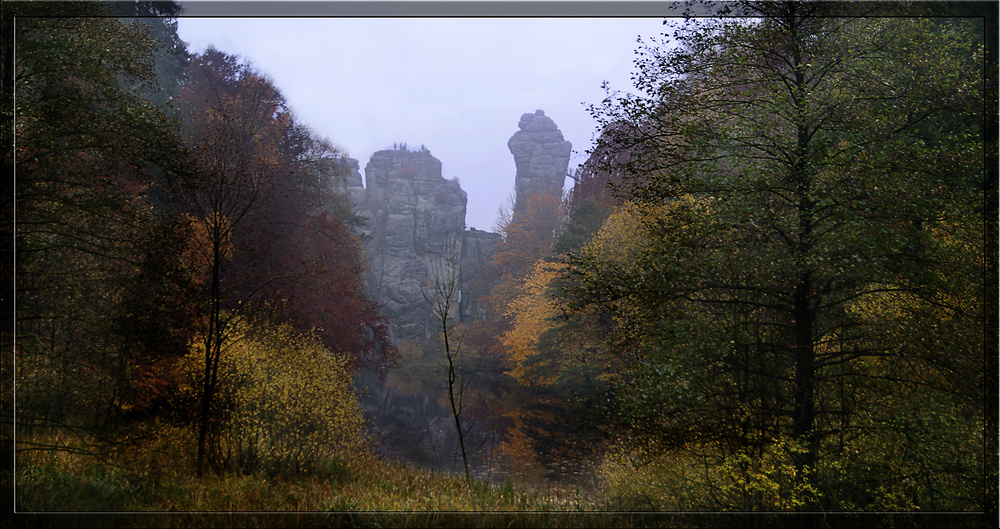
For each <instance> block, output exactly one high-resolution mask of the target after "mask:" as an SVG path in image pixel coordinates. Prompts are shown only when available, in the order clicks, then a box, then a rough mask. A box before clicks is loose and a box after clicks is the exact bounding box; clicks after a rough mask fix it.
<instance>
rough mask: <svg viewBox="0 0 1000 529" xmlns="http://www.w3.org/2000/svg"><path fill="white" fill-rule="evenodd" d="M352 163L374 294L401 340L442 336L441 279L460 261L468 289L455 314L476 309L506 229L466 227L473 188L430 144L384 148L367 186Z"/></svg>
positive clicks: (354, 201) (349, 184)
mask: <svg viewBox="0 0 1000 529" xmlns="http://www.w3.org/2000/svg"><path fill="white" fill-rule="evenodd" d="M347 165H348V167H347V168H345V169H347V170H345V171H342V172H345V173H349V174H348V175H347V176H346V177H345V190H346V191H347V193H348V194H349V196H350V199H351V205H352V208H353V210H354V212H355V214H357V215H360V216H362V217H364V218H365V221H366V222H365V225H364V228H363V235H364V236H365V245H366V247H367V249H368V254H369V264H370V270H369V273H368V275H367V277H366V282H367V285H368V289H369V294H370V296H371V298H372V299H373V300H374V301H375V302H376V303H378V304H379V305H381V307H382V313H383V314H384V315H385V316H387V317H388V318H389V320H390V325H389V330H390V334H391V338H392V339H393V341H394V342H396V343H399V342H401V341H404V340H413V341H423V340H427V339H429V338H434V337H436V336H437V332H438V330H437V327H436V326H435V325H434V324H433V322H432V319H431V312H430V307H429V303H428V301H429V300H433V297H434V278H435V277H436V276H437V277H441V276H442V274H443V273H444V272H446V271H447V270H448V269H449V268H450V267H452V266H457V267H458V278H459V292H460V295H459V300H458V305H457V306H456V313H455V314H454V316H455V317H456V318H457V317H466V316H470V315H472V314H474V313H475V312H476V310H477V308H476V306H475V303H474V302H473V301H474V300H475V299H478V298H479V297H480V296H481V295H482V294H484V292H483V286H482V283H483V281H481V280H479V278H481V277H482V275H483V273H482V272H483V271H484V270H485V268H486V266H487V264H488V263H489V260H490V256H491V255H492V249H493V245H494V244H495V243H496V242H497V241H498V240H499V235H497V234H494V233H489V232H484V231H479V230H475V229H471V230H466V229H465V213H466V204H467V202H468V199H467V196H466V193H465V191H463V190H462V188H461V186H459V184H458V182H457V181H455V180H447V179H445V178H443V177H442V176H441V162H440V160H438V159H437V158H435V157H433V156H431V153H430V151H429V150H427V149H426V148H421V149H420V150H419V151H410V150H407V149H406V148H405V147H399V148H394V149H387V150H382V151H378V152H376V153H374V154H373V155H372V157H371V160H370V161H369V162H368V165H367V166H366V167H365V176H366V183H367V187H361V185H360V183H361V181H360V176H361V175H360V172H358V171H357V168H358V163H357V161H355V160H349V161H348V162H347ZM351 168H353V172H352V171H351V170H350V169H351Z"/></svg>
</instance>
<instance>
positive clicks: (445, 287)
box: [424, 241, 475, 483]
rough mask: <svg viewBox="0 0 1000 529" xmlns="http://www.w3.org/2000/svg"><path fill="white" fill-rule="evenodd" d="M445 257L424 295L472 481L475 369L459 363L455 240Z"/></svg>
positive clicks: (467, 470)
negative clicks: (467, 417) (468, 404)
mask: <svg viewBox="0 0 1000 529" xmlns="http://www.w3.org/2000/svg"><path fill="white" fill-rule="evenodd" d="M445 259H446V260H445V262H444V263H442V264H441V265H440V266H439V267H438V270H436V271H435V273H434V287H433V289H434V290H433V297H431V296H427V295H426V294H425V298H424V299H425V300H426V301H427V304H428V305H429V307H430V312H431V317H432V318H433V319H434V322H435V324H436V325H437V326H438V330H439V331H440V336H441V341H442V344H443V346H444V361H445V364H444V367H445V376H446V377H447V380H448V404H449V406H450V407H451V416H452V418H454V420H455V432H456V433H457V434H458V447H459V450H460V451H461V453H462V466H463V468H464V469H465V480H466V481H468V482H470V483H471V479H472V478H471V477H470V475H469V458H468V455H467V453H466V449H465V440H466V433H467V428H465V427H463V426H462V411H464V409H465V396H466V395H467V394H468V393H469V385H470V384H472V380H473V379H474V378H475V373H473V374H472V375H471V376H469V377H467V378H466V377H465V376H464V375H463V373H462V368H461V366H460V363H459V362H460V359H461V358H462V355H461V353H462V341H463V336H462V332H461V331H460V330H459V329H458V328H457V325H458V323H457V321H458V320H459V319H460V314H459V305H458V302H459V299H460V297H461V290H460V286H461V282H460V279H459V271H460V269H459V256H458V252H457V251H456V250H455V249H454V241H452V242H451V243H450V244H449V245H448V249H447V254H446V257H445Z"/></svg>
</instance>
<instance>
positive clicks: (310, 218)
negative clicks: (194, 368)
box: [5, 3, 392, 475]
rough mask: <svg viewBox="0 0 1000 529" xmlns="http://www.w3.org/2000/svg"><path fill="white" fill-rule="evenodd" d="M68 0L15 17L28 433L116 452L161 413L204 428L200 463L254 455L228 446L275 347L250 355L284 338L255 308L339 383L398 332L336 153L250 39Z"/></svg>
mask: <svg viewBox="0 0 1000 529" xmlns="http://www.w3.org/2000/svg"><path fill="white" fill-rule="evenodd" d="M61 7H63V6H53V7H49V6H45V5H44V4H26V5H25V6H23V8H20V7H19V9H21V12H18V15H19V16H18V19H17V26H16V31H17V33H16V41H17V62H16V65H15V66H16V68H15V69H14V76H13V81H14V84H13V86H12V87H11V88H12V89H13V90H14V91H15V95H16V99H17V102H18V107H17V109H16V114H15V117H16V120H15V125H16V127H15V131H16V145H17V150H16V152H15V161H16V171H17V180H16V200H17V218H16V225H14V227H15V230H16V245H17V257H18V259H17V261H16V262H17V269H16V275H17V280H16V296H17V314H16V320H15V321H12V322H11V324H12V325H13V326H14V328H15V331H16V339H17V367H18V371H17V373H18V375H17V381H16V383H17V388H18V394H17V402H16V406H17V408H16V410H17V427H18V428H19V432H21V433H24V434H25V435H22V436H21V437H20V438H19V440H18V442H19V443H20V444H21V445H22V446H24V447H29V448H30V447H32V446H36V443H35V441H34V440H33V439H34V438H33V437H32V435H33V433H38V434H39V435H42V436H43V438H46V439H49V437H44V434H46V433H50V432H52V431H54V430H55V431H64V432H72V433H73V434H74V436H75V438H74V437H67V438H60V439H59V440H58V441H51V442H53V443H54V444H55V446H52V447H51V448H57V449H63V450H70V451H84V452H98V453H104V452H111V451H115V450H118V449H121V448H122V447H123V446H125V445H129V444H135V443H137V442H142V441H143V439H144V437H143V436H142V435H137V434H136V431H135V427H136V424H137V421H140V422H141V421H146V420H149V419H154V418H155V419H156V420H161V419H162V420H166V421H167V422H168V423H170V424H171V425H172V426H178V427H185V426H191V427H192V428H193V429H194V431H195V432H196V438H197V441H196V445H197V461H198V463H197V473H198V475H202V474H203V473H204V472H205V471H206V469H207V468H209V467H211V468H213V469H214V470H215V471H217V472H221V471H223V470H224V469H226V468H229V467H231V466H232V465H237V466H239V467H244V468H252V465H251V466H250V467H247V465H249V464H250V463H248V462H247V461H245V460H242V459H240V458H237V459H236V460H233V459H232V457H231V456H230V455H229V452H230V451H231V449H232V442H233V441H232V440H231V435H232V433H231V430H229V425H230V423H231V421H232V420H234V419H233V416H232V415H231V414H232V413H234V410H236V409H239V408H238V405H239V404H240V402H239V401H240V398H239V397H236V401H234V400H233V398H234V397H233V395H242V394H244V393H246V392H249V391H252V389H251V388H252V387H253V386H259V385H261V384H267V383H268V382H266V381H265V379H260V378H254V376H256V375H254V370H255V369H257V366H258V365H267V364H266V363H264V364H257V363H254V362H251V363H249V364H247V363H242V364H241V363H238V362H237V360H238V359H239V356H240V354H243V355H246V354H249V353H245V352H244V353H240V351H246V350H247V348H250V349H252V350H254V351H256V353H255V354H264V353H263V352H262V351H264V350H266V348H267V347H272V346H273V347H275V349H274V351H273V354H275V355H278V354H282V353H280V348H277V345H276V342H275V341H274V340H270V341H268V340H262V339H260V338H259V337H256V336H257V333H258V328H259V332H262V333H263V332H270V331H265V330H264V329H270V328H272V327H275V326H276V325H277V326H279V328H280V329H281V330H280V331H274V332H280V333H283V335H284V336H288V337H289V338H288V340H293V341H294V340H303V341H304V342H303V343H304V344H306V343H307V345H303V346H302V347H303V350H308V351H310V353H309V354H312V355H319V356H324V355H325V356H327V357H329V360H315V362H329V365H330V366H331V367H329V369H331V370H333V372H330V373H329V374H328V376H330V377H333V378H331V379H329V380H330V384H347V382H345V381H346V380H349V374H350V373H351V372H352V371H354V370H355V369H357V368H359V367H361V366H370V367H373V368H380V367H381V366H384V365H386V364H387V363H388V362H389V360H390V357H391V354H392V349H391V347H390V345H389V344H388V341H387V338H386V334H385V322H384V321H383V320H382V318H381V316H379V314H378V310H377V307H376V306H375V305H374V304H373V303H372V302H371V301H369V300H368V299H367V298H366V297H365V294H364V291H363V284H362V279H361V271H362V270H363V269H364V266H365V264H364V255H363V252H362V248H361V246H360V243H359V241H358V238H357V236H356V234H355V233H354V232H353V231H352V226H353V224H354V223H355V222H356V221H355V219H354V217H353V215H352V214H351V212H350V209H349V206H348V204H347V200H346V198H345V197H344V196H342V195H341V194H340V192H339V191H338V189H339V187H338V181H337V179H338V178H339V177H340V176H341V175H340V173H339V172H338V171H339V170H340V169H339V168H340V167H341V165H340V164H339V161H340V157H341V155H340V153H338V152H336V151H335V150H334V149H333V148H332V147H330V146H329V144H328V143H327V142H326V141H325V140H323V139H322V138H319V137H317V136H316V135H315V134H314V133H313V132H312V131H310V130H308V129H307V128H306V127H304V126H303V125H301V124H300V123H299V122H297V121H296V119H295V117H294V116H293V115H292V113H291V111H290V109H289V108H288V105H287V102H286V101H285V100H284V98H283V96H282V95H281V94H280V92H279V91H278V90H277V88H275V87H274V85H273V84H272V83H271V82H270V81H269V80H268V79H267V78H266V77H265V76H263V75H262V74H261V73H260V72H258V71H256V70H255V69H254V68H253V66H252V65H251V64H249V63H248V62H245V61H244V60H243V59H240V58H237V57H234V56H231V55H227V54H225V53H223V52H220V51H218V50H215V49H209V50H206V51H205V52H204V53H203V54H201V55H190V54H188V53H187V52H186V51H184V48H185V46H184V44H183V42H181V41H180V40H179V39H178V38H177V35H176V31H175V29H176V28H175V26H174V25H171V24H164V23H163V21H162V20H161V19H156V18H154V19H150V20H151V23H147V22H145V20H146V19H143V18H133V19H127V20H126V19H117V18H112V17H111V16H109V15H118V14H119V13H115V12H108V11H105V10H104V9H105V7H106V6H104V5H101V4H97V3H80V4H79V5H74V6H72V9H73V11H72V12H71V13H66V12H65V11H62V10H61ZM146 7H149V8H150V9H152V6H146ZM139 11H142V9H141V8H139ZM5 12H6V9H5ZM129 14H130V15H135V14H138V15H143V14H145V15H149V14H150V13H145V12H143V13H129ZM46 15H59V16H46ZM66 15H73V16H76V17H89V18H64V17H65V16H66ZM5 16H6V15H5ZM158 81H159V83H165V86H164V84H158ZM5 86H6V85H5ZM9 220H15V219H9ZM7 225H8V226H10V224H7ZM276 322H277V323H276ZM299 336H301V338H299ZM310 340H313V341H310ZM241 348H242V349H241ZM195 351H200V353H198V354H201V355H202V358H201V359H200V361H196V360H191V362H196V363H197V365H198V366H200V367H199V369H200V371H198V372H197V373H193V372H188V373H185V371H184V369H181V367H180V366H181V365H182V363H183V362H187V361H186V360H183V359H184V358H186V357H189V356H190V355H191V354H194V352H195ZM9 352H10V349H9V348H8V349H7V352H5V354H7V353H9ZM303 354H304V353H303ZM179 362H180V363H179ZM289 365H292V363H289ZM237 366H238V369H237V371H235V372H234V371H233V369H236V368H237ZM338 370H339V371H341V372H342V375H337V374H336V373H335V372H337V371H338ZM189 376H193V377H194V379H193V380H192V379H190V378H188V377H189ZM338 377H339V378H338ZM310 383H318V382H317V381H312V382H310ZM5 384H6V382H5ZM182 387H190V388H192V389H191V390H190V391H181V390H180V388H182ZM326 389H327V390H329V391H334V392H336V394H339V395H341V397H339V398H343V399H353V398H354V397H353V395H351V394H350V392H349V390H348V389H347V385H345V386H344V387H343V388H341V389H337V387H336V386H330V387H329V388H326ZM179 395H180V396H179ZM272 396H273V395H272ZM268 398H270V397H268ZM274 398H277V397H274ZM331 398H333V397H332V396H331ZM234 406H237V407H236V408H234ZM355 406H356V404H355ZM322 409H323V408H321V407H315V408H314V410H315V411H316V413H325V412H321V411H320V410H322ZM5 410H7V411H10V410H11V408H6V407H5ZM331 413H332V412H331ZM335 417H336V415H331V416H330V417H329V419H324V420H334V418H335ZM342 417H347V416H346V415H345V416H342ZM10 418H12V416H11V417H10ZM268 420H270V421H276V420H281V419H278V418H276V417H269V418H268ZM344 420H347V419H346V418H345V419H344ZM352 420H354V419H352ZM358 420H360V418H358ZM257 424H258V425H259V426H261V427H266V423H264V422H258V423H257ZM359 425H360V423H357V424H355V423H351V427H350V428H349V429H350V430H353V431H354V434H353V435H354V436H358V435H360V428H359V427H358V426H359ZM227 432H229V433H227ZM147 433H148V432H147ZM154 433H155V432H154ZM251 434H254V432H244V436H246V435H251ZM227 439H229V441H227ZM41 442H42V441H39V443H41ZM44 442H50V441H44ZM241 442H246V439H242V440H241ZM354 444H357V443H354ZM39 446H40V445H39ZM244 459H245V458H244Z"/></svg>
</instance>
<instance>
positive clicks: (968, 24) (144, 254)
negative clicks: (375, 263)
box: [0, 2, 1000, 527]
mask: <svg viewBox="0 0 1000 529" xmlns="http://www.w3.org/2000/svg"><path fill="white" fill-rule="evenodd" d="M691 6H692V7H699V8H705V9H713V10H715V11H713V13H714V16H703V15H699V16H695V15H691V16H687V17H683V18H678V19H674V20H673V21H672V22H671V23H670V24H667V25H665V26H664V27H665V33H664V34H662V35H659V36H656V35H650V36H647V37H646V38H644V39H642V40H641V41H640V42H639V44H638V47H637V49H636V50H635V63H634V65H635V74H634V77H633V81H634V87H632V88H631V90H630V92H629V93H623V92H616V91H611V90H610V89H609V90H608V91H607V97H606V98H605V99H604V100H603V101H598V102H592V103H591V104H590V105H589V107H588V109H589V112H590V113H591V115H592V116H593V117H594V119H595V120H596V122H597V123H598V124H599V128H598V130H596V131H595V137H596V138H597V140H596V143H595V145H594V147H593V148H592V149H591V150H590V151H588V155H589V157H588V159H587V160H586V162H585V163H583V164H582V165H580V166H579V168H577V169H576V170H575V172H574V174H573V175H572V177H573V180H574V185H573V187H572V189H571V190H569V191H567V192H566V193H564V194H563V195H562V196H559V195H557V194H544V193H543V194H539V195H536V196H532V197H531V198H530V199H529V200H526V201H525V203H523V204H519V205H518V207H517V208H513V206H512V207H511V209H510V210H509V211H507V212H506V213H505V214H504V215H502V216H501V218H500V219H498V223H497V226H498V232H499V234H500V238H499V243H498V245H497V247H496V249H495V251H494V252H493V253H492V256H491V259H490V262H489V263H488V267H487V271H486V272H484V274H483V275H482V277H478V278H477V283H476V284H475V289H474V292H472V291H470V292H462V293H459V292H457V291H456V285H457V284H458V283H457V280H456V277H457V276H456V274H457V269H456V268H455V267H454V266H451V267H447V268H446V269H442V270H441V274H440V275H439V276H438V277H436V278H435V282H434V284H433V285H430V286H429V289H430V292H432V295H431V296H430V297H429V298H428V299H427V301H428V313H429V314H430V317H431V318H432V319H433V321H434V323H435V325H436V327H437V328H438V329H440V334H439V336H438V337H436V339H433V340H430V341H428V342H426V343H413V342H405V343H394V342H393V340H392V339H391V337H390V333H389V332H388V326H389V321H388V320H387V318H386V317H385V316H384V315H383V314H382V313H381V312H380V307H379V305H378V304H376V303H375V302H373V301H372V300H371V299H370V298H369V295H368V291H367V289H366V285H365V280H364V277H365V276H364V272H365V270H366V268H367V267H368V266H369V265H368V262H367V257H366V254H365V247H364V242H363V237H362V235H361V227H362V226H363V223H364V222H365V220H364V219H363V218H361V217H359V216H357V215H355V213H353V212H352V210H351V205H350V202H349V199H348V196H347V194H346V192H345V191H344V188H343V185H342V184H343V182H342V180H343V178H344V177H345V175H346V174H347V173H346V171H347V170H348V168H347V164H346V163H345V160H346V154H345V153H342V152H339V151H338V150H337V149H336V148H335V147H334V146H333V145H334V142H335V141H336V138H332V139H328V138H323V137H321V136H319V135H318V134H317V133H315V132H314V131H312V130H310V129H309V128H308V127H306V126H305V125H303V124H302V123H301V122H300V121H298V119H297V118H296V116H295V114H294V113H293V112H292V110H291V104H290V103H289V101H287V100H286V99H285V97H284V96H283V95H282V93H281V92H280V91H279V90H278V88H277V87H276V86H275V85H274V84H273V83H272V81H271V80H270V79H269V78H268V77H267V75H266V74H265V73H263V72H261V71H260V70H258V69H257V68H256V67H255V66H254V65H253V63H252V58H250V57H238V56H234V55H231V54H228V53H225V52H223V51H220V50H217V49H214V48H209V49H207V50H205V51H204V52H202V53H200V54H197V53H191V52H190V51H189V50H188V49H187V45H186V44H185V43H184V42H183V41H182V40H181V39H180V38H179V37H178V35H177V28H176V17H177V16H178V15H180V5H179V4H177V3H175V2H122V3H103V2H65V3H63V2H11V3H6V2H5V3H4V7H3V12H2V26H3V31H2V43H0V44H2V55H3V72H2V81H3V90H2V95H0V97H3V113H2V116H3V117H2V120H3V126H2V127H0V134H2V135H3V139H4V144H5V145H9V146H12V147H13V148H12V149H5V151H4V159H3V164H4V166H5V167H7V170H5V172H6V173H8V174H14V175H15V178H14V179H13V180H8V181H7V183H5V184H4V193H3V198H2V200H0V203H2V212H3V223H2V226H3V228H2V229H3V230H4V232H5V235H6V237H7V240H8V241H13V244H12V245H11V246H6V245H5V247H4V249H3V251H4V254H5V255H4V259H3V268H2V270H3V277H4V282H3V285H4V289H5V290H4V294H3V299H4V300H6V302H5V303H4V309H3V310H4V313H3V314H4V316H3V321H4V325H3V327H2V330H0V353H2V386H3V387H2V392H0V393H2V395H0V397H2V402H3V405H2V411H0V419H2V420H0V442H2V448H3V458H4V459H3V466H2V469H0V488H2V490H3V497H4V502H5V503H6V504H7V505H12V506H13V509H14V512H15V514H16V516H15V517H14V518H12V519H10V520H9V521H4V522H0V525H2V526H3V527H8V526H9V527H50V526H55V527H65V526H67V523H71V525H75V524H80V523H83V524H89V525H92V526H95V527H105V526H115V527H160V526H163V527H207V526H211V527H232V526H241V527H242V526H247V527H262V526H263V527H272V526H273V527H327V526H330V525H345V526H361V527H385V526H406V527H441V526H447V527H467V526H485V527H511V526H515V527H521V526H530V527H535V526H541V527H577V526H586V527H716V526H722V527H728V526H733V527H771V526H782V527H783V526H788V527H805V526H808V527H854V526H858V527H993V526H995V524H996V523H997V520H998V512H997V502H998V494H1000V491H998V488H997V478H998V458H997V453H998V452H997V450H998V448H997V438H998V429H997V428H998V427H997V403H998V398H1000V396H998V393H997V376H996V375H997V372H998V363H997V359H998V356H1000V352H998V350H997V346H998V336H997V328H998V326H1000V321H998V314H997V296H996V293H997V292H998V284H997V275H998V274H997V249H998V239H997V211H998V204H997V198H998V190H997V182H998V175H997V168H998V160H997V149H998V144H997V121H996V117H997V115H998V109H997V91H996V80H997V74H998V71H997V68H996V35H997V34H996V12H997V9H996V6H995V5H991V6H987V5H986V4H976V3H968V4H950V5H949V4H932V3H916V4H908V3H907V4H904V3H891V2H890V3H875V2H872V3H869V2H732V3H728V2H727V3H722V4H711V3H692V4H691ZM453 264H454V263H453ZM463 294H464V295H465V296H466V297H469V296H473V295H475V299H473V300H468V299H467V300H466V302H470V301H472V302H474V303H475V307H476V310H475V311H473V315H472V316H470V317H464V316H460V315H458V314H457V313H456V309H455V307H456V305H455V304H456V303H458V299H459V297H460V296H461V295H463ZM361 372H367V373H374V374H375V375H377V376H378V377H380V378H381V379H382V380H387V381H389V382H390V383H392V384H394V385H396V386H397V387H398V386H406V385H407V384H410V385H421V384H423V385H431V386H433V387H436V388H438V393H437V394H436V395H433V396H432V397H433V398H435V399H437V400H438V401H439V402H440V403H442V405H447V408H448V409H449V410H450V411H451V413H452V416H451V418H452V419H453V421H452V424H451V425H450V426H449V427H450V428H454V429H455V431H456V432H457V439H458V442H459V444H460V447H458V449H459V450H460V457H461V459H460V460H461V461H462V462H463V466H464V468H463V471H460V472H457V473H448V472H440V471H434V470H428V469H422V468H419V467H417V466H414V465H409V464H407V463H406V462H405V461H401V460H399V459H398V458H393V457H388V456H387V455H386V453H385V452H384V450H382V449H381V448H380V446H379V445H380V442H379V439H378V434H377V432H375V431H374V430H373V429H372V428H371V426H370V424H369V423H370V418H369V417H367V416H366V415H365V413H364V412H363V410H362V406H361V402H360V401H359V395H358V394H357V391H356V385H355V379H356V378H357V377H358V376H359V373H361ZM434 384H436V385H434Z"/></svg>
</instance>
